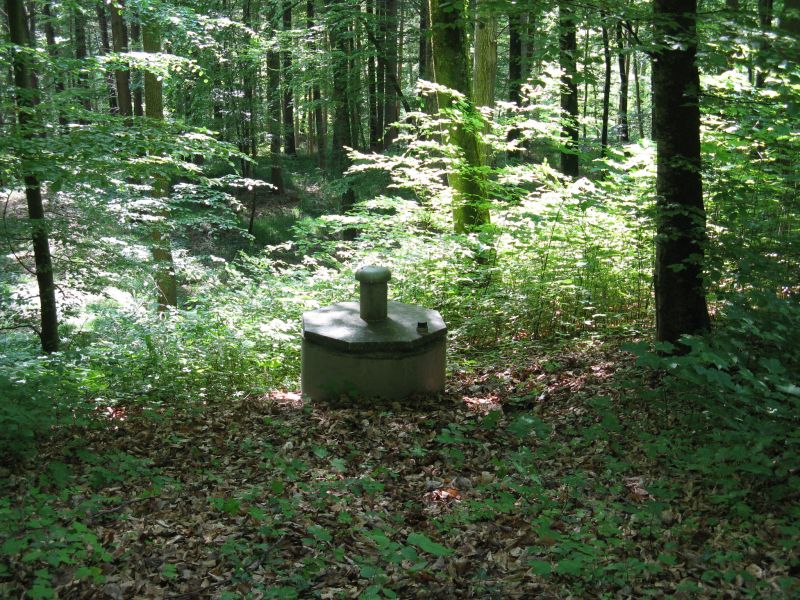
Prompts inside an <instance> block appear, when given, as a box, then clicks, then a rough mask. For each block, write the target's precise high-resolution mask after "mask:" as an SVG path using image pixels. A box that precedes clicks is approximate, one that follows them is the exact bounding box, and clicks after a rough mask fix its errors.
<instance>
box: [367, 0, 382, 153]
mask: <svg viewBox="0 0 800 600" xmlns="http://www.w3.org/2000/svg"><path fill="white" fill-rule="evenodd" d="M373 6H374V0H367V6H366V10H367V22H366V23H365V24H364V26H365V27H368V28H370V29H371V30H372V31H373V35H374V31H375V10H374V8H373ZM377 51H378V50H377V48H374V47H373V48H372V51H371V52H370V53H369V58H367V95H368V96H369V149H370V150H373V151H375V150H378V149H379V148H380V146H381V142H380V130H379V129H378V84H377V81H376V77H377V66H376V64H375V62H376V59H375V53H376V52H377Z"/></svg>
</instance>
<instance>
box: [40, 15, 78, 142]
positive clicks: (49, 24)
mask: <svg viewBox="0 0 800 600" xmlns="http://www.w3.org/2000/svg"><path fill="white" fill-rule="evenodd" d="M51 4H52V3H51V2H45V3H44V6H43V7H42V14H43V15H44V16H45V19H44V37H45V40H47V54H49V55H50V58H52V59H53V60H55V59H57V58H58V46H57V45H56V30H55V27H53V21H54V20H55V17H54V15H53V10H52V6H51ZM85 46H86V36H85V35H84V48H85ZM53 81H54V88H55V93H56V95H59V94H61V93H62V92H63V91H64V78H63V75H62V74H61V73H59V72H54V73H53ZM58 123H59V125H61V126H62V127H64V126H66V124H67V119H66V117H65V116H64V111H62V110H59V111H58Z"/></svg>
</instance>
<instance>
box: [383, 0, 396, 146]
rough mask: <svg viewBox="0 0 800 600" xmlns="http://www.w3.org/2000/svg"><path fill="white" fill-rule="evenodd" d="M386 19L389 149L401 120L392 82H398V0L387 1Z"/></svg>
mask: <svg viewBox="0 0 800 600" xmlns="http://www.w3.org/2000/svg"><path fill="white" fill-rule="evenodd" d="M385 7H386V15H385V17H384V21H383V23H384V31H383V33H384V36H385V38H384V41H383V49H384V52H385V56H384V60H385V61H386V65H385V67H384V92H383V94H384V104H383V107H384V108H383V127H384V131H383V147H384V148H386V147H388V146H389V145H390V144H391V143H392V142H393V141H394V140H395V138H396V137H397V127H394V123H396V122H397V120H398V118H399V114H398V113H399V110H398V104H397V103H398V99H397V90H396V89H395V87H394V85H393V84H392V80H394V81H395V82H396V81H397V0H386V2H385Z"/></svg>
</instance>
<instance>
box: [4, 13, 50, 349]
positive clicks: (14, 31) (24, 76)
mask: <svg viewBox="0 0 800 600" xmlns="http://www.w3.org/2000/svg"><path fill="white" fill-rule="evenodd" d="M6 17H7V18H8V31H9V37H10V39H11V43H12V44H14V45H16V46H18V47H20V48H23V47H31V48H32V47H33V38H32V37H31V36H30V33H29V31H28V25H27V19H26V16H25V7H24V5H23V3H22V0H6ZM29 60H30V57H28V56H25V54H24V53H19V52H15V53H14V54H13V55H12V61H13V70H14V85H15V86H16V101H17V119H18V121H19V128H20V133H21V135H22V137H23V139H32V138H34V137H35V136H36V135H37V134H36V133H35V129H36V128H37V123H36V113H35V111H34V108H35V105H36V103H37V102H38V84H37V80H36V74H35V72H34V70H33V68H32V66H31V64H30V63H29ZM28 148H30V150H28ZM33 152H35V150H34V149H33V148H32V147H30V145H28V144H26V145H25V146H24V147H23V151H22V152H21V153H20V156H19V159H20V165H21V168H22V176H23V179H24V181H25V198H26V200H27V204H28V219H29V221H30V225H31V241H32V242H33V258H34V263H35V265H36V283H37V285H38V288H39V308H40V317H41V319H40V323H41V331H40V332H39V337H40V339H41V344H42V350H43V351H44V352H48V353H49V352H57V351H58V347H59V338H58V306H57V304H56V287H55V280H54V277H53V261H52V257H51V255H50V238H49V234H48V226H47V221H46V219H45V214H44V203H43V201H42V188H41V186H40V183H39V178H38V177H37V175H36V169H35V163H36V155H35V154H32V153H33Z"/></svg>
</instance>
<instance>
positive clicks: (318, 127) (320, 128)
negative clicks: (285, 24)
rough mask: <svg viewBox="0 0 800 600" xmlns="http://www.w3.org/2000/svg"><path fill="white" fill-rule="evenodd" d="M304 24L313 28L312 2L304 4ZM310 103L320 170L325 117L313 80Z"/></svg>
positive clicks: (314, 43)
mask: <svg viewBox="0 0 800 600" xmlns="http://www.w3.org/2000/svg"><path fill="white" fill-rule="evenodd" d="M306 23H307V25H308V29H309V31H310V30H311V29H312V28H313V27H314V25H315V23H314V0H307V2H306ZM316 47H317V44H316V42H314V41H313V40H312V42H311V49H312V50H315V49H316ZM311 102H312V105H313V111H314V133H315V135H316V138H317V144H316V145H317V162H318V164H319V166H320V167H321V168H324V167H325V117H324V115H323V112H322V92H321V91H320V87H319V82H318V80H317V78H314V82H313V84H312V85H311Z"/></svg>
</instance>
